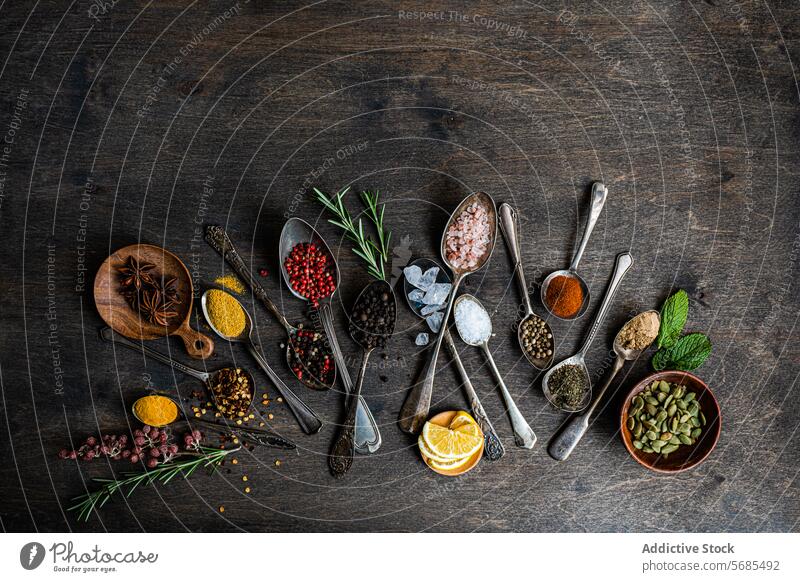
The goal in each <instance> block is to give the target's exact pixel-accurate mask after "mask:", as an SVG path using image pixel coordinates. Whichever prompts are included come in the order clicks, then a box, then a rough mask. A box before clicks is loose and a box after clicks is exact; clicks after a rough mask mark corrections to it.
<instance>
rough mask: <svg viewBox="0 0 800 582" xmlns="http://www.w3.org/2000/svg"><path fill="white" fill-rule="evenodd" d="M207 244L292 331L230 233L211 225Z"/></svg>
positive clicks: (208, 230)
mask: <svg viewBox="0 0 800 582" xmlns="http://www.w3.org/2000/svg"><path fill="white" fill-rule="evenodd" d="M206 242H207V243H208V244H209V245H210V246H211V247H212V248H213V249H214V250H216V251H217V252H218V253H219V254H220V255H222V258H223V259H225V261H226V262H227V263H228V264H229V265H230V266H231V268H232V269H233V270H234V272H235V273H236V274H237V275H239V277H240V278H241V279H242V280H243V281H244V282H245V283H247V286H248V287H250V289H251V290H252V291H253V295H255V296H256V297H257V298H258V299H259V300H260V301H261V303H263V304H264V307H266V308H267V311H269V312H270V313H271V314H272V315H273V317H275V319H277V320H278V321H279V322H280V324H281V325H282V326H283V327H284V328H286V330H287V331H289V330H290V329H292V326H291V325H290V324H289V322H288V321H287V320H286V317H284V315H283V313H281V312H280V310H279V309H278V307H277V305H275V304H274V303H273V302H272V299H270V298H269V295H267V292H266V291H265V290H264V288H263V287H262V286H261V283H259V282H258V281H257V280H256V278H255V277H253V273H251V272H250V269H248V268H247V265H246V264H245V262H244V260H243V259H242V256H241V255H240V254H239V253H238V251H237V250H236V247H235V246H233V242H232V241H231V239H230V237H229V236H228V233H226V232H225V229H224V228H222V227H221V226H216V225H213V224H212V225H209V226H207V227H206Z"/></svg>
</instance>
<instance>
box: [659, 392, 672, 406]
mask: <svg viewBox="0 0 800 582" xmlns="http://www.w3.org/2000/svg"><path fill="white" fill-rule="evenodd" d="M673 398H675V397H674V396H673V395H672V394H670V395H669V396H667V397H666V398H665V399H664V404H663V405H662V406H669V403H670V402H672V399H673Z"/></svg>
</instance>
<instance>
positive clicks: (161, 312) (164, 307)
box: [150, 301, 178, 327]
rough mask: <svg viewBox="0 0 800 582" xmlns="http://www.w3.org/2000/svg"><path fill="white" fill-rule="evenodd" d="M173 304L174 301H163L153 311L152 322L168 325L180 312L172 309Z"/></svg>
mask: <svg viewBox="0 0 800 582" xmlns="http://www.w3.org/2000/svg"><path fill="white" fill-rule="evenodd" d="M172 305H173V303H172V301H167V302H165V303H162V304H161V306H160V307H159V308H158V309H156V310H155V311H154V312H153V314H152V318H151V319H150V321H151V323H155V324H156V325H161V326H164V327H167V326H168V325H169V322H170V320H171V319H172V318H173V317H175V316H177V315H178V312H177V311H175V310H173V309H172Z"/></svg>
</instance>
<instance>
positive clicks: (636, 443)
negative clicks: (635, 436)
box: [633, 441, 643, 450]
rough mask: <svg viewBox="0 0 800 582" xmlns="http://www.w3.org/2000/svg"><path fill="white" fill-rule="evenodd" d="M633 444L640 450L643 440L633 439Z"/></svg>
mask: <svg viewBox="0 0 800 582" xmlns="http://www.w3.org/2000/svg"><path fill="white" fill-rule="evenodd" d="M633 446H634V447H635V448H637V449H639V450H641V448H642V446H643V445H642V441H633Z"/></svg>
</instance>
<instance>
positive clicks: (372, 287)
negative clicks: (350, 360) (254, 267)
mask: <svg viewBox="0 0 800 582" xmlns="http://www.w3.org/2000/svg"><path fill="white" fill-rule="evenodd" d="M374 292H377V293H382V294H383V296H384V299H383V300H384V301H385V302H386V303H387V304H388V305H389V310H388V311H387V315H388V316H389V317H390V320H389V321H386V324H387V329H386V332H385V333H383V334H381V335H380V336H375V335H374V334H372V333H371V332H369V331H368V330H366V329H363V328H362V327H360V326H361V321H360V320H357V319H356V316H355V314H356V313H358V311H359V309H360V308H361V307H362V305H363V303H364V301H366V300H367V299H368V294H372V293H374ZM352 313H353V315H352V316H351V318H350V324H349V329H350V336H351V337H352V338H353V341H354V342H356V343H357V344H358V345H359V346H361V349H362V350H363V353H362V356H361V368H360V369H359V371H358V379H357V380H356V385H355V389H354V390H353V394H352V395H351V396H350V400H349V402H348V404H347V413H346V414H345V418H344V422H343V423H342V426H341V427H340V428H339V433H338V435H337V436H336V440H334V442H333V446H332V447H331V452H330V454H329V455H328V465H329V467H330V469H331V472H332V473H333V475H334V477H341V476H343V475H344V474H345V473H347V471H349V470H350V467H352V465H353V454H354V452H355V428H356V408H357V407H358V399H359V398H360V397H361V388H362V387H363V386H364V376H365V375H366V372H367V363H368V362H369V356H370V354H371V353H372V351H373V350H374V349H375V348H376V347H378V345H379V342H381V341H382V342H383V343H385V342H386V340H387V339H388V338H389V337H391V335H392V333H394V324H395V321H396V320H397V300H396V299H395V296H394V291H392V288H391V286H390V285H389V284H388V283H387V282H386V281H373V282H372V283H370V284H369V285H367V286H366V287H364V289H362V291H361V293H359V294H358V298H357V299H356V302H355V304H354V306H353V312H352Z"/></svg>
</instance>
